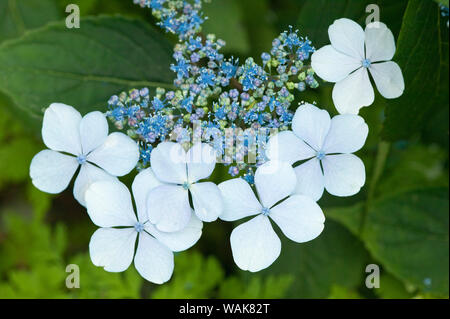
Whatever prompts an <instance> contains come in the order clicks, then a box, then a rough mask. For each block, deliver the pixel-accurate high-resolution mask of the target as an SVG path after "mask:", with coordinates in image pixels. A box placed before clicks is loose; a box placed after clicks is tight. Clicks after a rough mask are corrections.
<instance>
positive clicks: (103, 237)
mask: <svg viewBox="0 0 450 319" xmlns="http://www.w3.org/2000/svg"><path fill="white" fill-rule="evenodd" d="M136 237H137V232H136V231H135V230H134V228H124V229H114V228H100V229H98V230H97V231H96V232H95V233H94V234H93V235H92V237H91V241H90V243H89V253H90V255H91V260H92V263H93V264H94V265H96V266H97V267H103V268H105V270H106V271H109V272H122V271H125V270H127V269H128V267H130V265H131V262H132V261H133V255H134V246H135V244H136Z"/></svg>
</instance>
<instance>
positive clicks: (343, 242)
mask: <svg viewBox="0 0 450 319" xmlns="http://www.w3.org/2000/svg"><path fill="white" fill-rule="evenodd" d="M281 238H284V237H281ZM282 247H283V248H282V251H281V255H280V257H279V258H278V260H277V261H276V262H275V263H274V264H273V265H272V266H271V267H270V268H268V269H267V270H265V271H264V273H266V274H291V275H292V276H293V277H294V278H295V279H294V282H293V284H292V285H291V288H290V290H289V294H288V297H289V298H327V297H328V296H329V295H330V293H331V288H332V286H334V285H339V286H342V287H345V288H354V287H357V286H359V285H361V283H363V275H364V274H365V266H366V261H367V259H368V254H367V252H366V250H365V249H364V247H363V245H362V243H361V242H360V241H359V240H358V239H357V238H356V237H355V236H353V235H352V234H351V233H350V232H349V231H348V230H346V229H345V228H344V227H343V226H341V225H339V224H338V223H336V222H333V221H331V220H327V222H326V224H325V229H324V231H323V233H322V234H321V235H320V236H319V237H318V238H316V239H315V240H313V241H311V242H308V243H303V244H297V243H294V242H292V241H290V240H286V239H284V240H282Z"/></svg>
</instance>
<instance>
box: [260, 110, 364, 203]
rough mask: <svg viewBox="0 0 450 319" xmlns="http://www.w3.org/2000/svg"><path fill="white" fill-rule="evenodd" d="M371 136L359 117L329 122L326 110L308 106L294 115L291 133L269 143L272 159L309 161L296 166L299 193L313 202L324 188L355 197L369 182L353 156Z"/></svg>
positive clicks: (337, 193)
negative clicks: (368, 136) (366, 182)
mask: <svg viewBox="0 0 450 319" xmlns="http://www.w3.org/2000/svg"><path fill="white" fill-rule="evenodd" d="M368 133H369V128H368V126H367V124H366V123H365V122H364V119H363V118H362V117H360V116H358V115H352V114H344V115H337V116H335V117H333V119H330V115H329V114H328V112H327V111H325V110H320V109H318V108H317V107H315V106H314V105H311V104H305V105H302V106H300V107H299V108H298V109H297V111H296V112H295V115H294V118H293V120H292V131H284V132H280V133H278V134H277V135H275V136H274V137H272V138H271V139H270V140H269V143H268V145H267V151H266V155H267V157H268V158H269V159H271V160H274V159H277V160H281V161H286V162H288V163H290V164H292V165H293V164H295V163H296V162H299V161H303V160H308V161H306V162H305V163H303V164H301V165H299V166H297V167H295V173H296V174H297V180H298V182H297V188H296V191H295V192H296V193H297V194H303V195H308V196H310V197H311V198H313V199H314V200H316V201H317V200H319V199H320V198H321V197H322V194H323V191H324V188H325V189H326V190H327V191H328V192H329V193H330V194H332V195H335V196H352V195H354V194H356V193H357V192H359V190H360V189H361V187H362V186H363V185H364V183H365V180H366V172H365V167H364V163H363V162H362V161H361V159H359V158H358V157H357V156H355V155H353V154H351V153H354V152H356V151H358V150H360V149H361V148H362V147H363V145H364V143H365V141H366V139H367V135H368Z"/></svg>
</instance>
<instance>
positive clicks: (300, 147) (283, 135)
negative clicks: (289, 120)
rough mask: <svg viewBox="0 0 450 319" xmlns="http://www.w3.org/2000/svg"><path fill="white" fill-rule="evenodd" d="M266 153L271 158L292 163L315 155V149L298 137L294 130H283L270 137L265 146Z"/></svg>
mask: <svg viewBox="0 0 450 319" xmlns="http://www.w3.org/2000/svg"><path fill="white" fill-rule="evenodd" d="M266 155H267V157H268V158H269V159H271V160H278V161H282V162H288V163H290V164H294V163H295V162H298V161H301V160H305V159H308V158H311V157H314V156H315V151H314V150H313V149H312V148H311V147H310V146H308V145H307V144H306V143H305V142H303V141H302V140H301V139H299V138H298V137H297V136H296V135H295V134H294V132H292V131H284V132H280V133H278V134H277V135H275V136H273V137H271V138H270V139H269V142H268V143H267V146H266Z"/></svg>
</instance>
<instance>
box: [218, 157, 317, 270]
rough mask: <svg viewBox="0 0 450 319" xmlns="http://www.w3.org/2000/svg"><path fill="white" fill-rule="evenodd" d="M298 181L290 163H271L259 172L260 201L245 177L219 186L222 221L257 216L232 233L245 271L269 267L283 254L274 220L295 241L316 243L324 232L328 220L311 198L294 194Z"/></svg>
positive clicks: (235, 255) (233, 245)
mask: <svg viewBox="0 0 450 319" xmlns="http://www.w3.org/2000/svg"><path fill="white" fill-rule="evenodd" d="M296 183H297V178H296V176H295V172H294V170H293V168H292V167H291V166H290V165H289V164H288V163H286V162H278V161H270V162H267V163H265V164H263V165H262V166H260V167H259V168H258V169H257V170H256V173H255V186H256V190H257V193H258V198H257V197H256V196H255V194H254V192H253V190H252V189H251V187H250V185H249V184H248V183H247V182H246V181H245V180H243V179H241V178H236V179H232V180H229V181H226V182H223V183H221V184H219V188H220V191H221V192H222V196H223V199H224V203H225V208H224V212H223V214H222V215H221V216H220V219H222V220H225V221H235V220H239V219H242V218H245V217H249V216H256V217H254V218H253V219H251V220H250V221H248V222H245V223H243V224H241V225H240V226H238V227H236V228H235V229H234V230H233V232H232V233H231V238H230V241H231V249H232V252H233V258H234V261H235V262H236V264H237V265H238V266H239V268H241V269H242V270H248V271H251V272H257V271H260V270H262V269H265V268H267V267H269V266H270V265H271V264H272V263H273V262H274V261H275V260H276V259H277V258H278V256H279V255H280V252H281V241H280V239H279V237H278V236H277V234H276V233H275V231H274V230H273V228H272V225H271V222H270V221H271V220H272V221H273V222H275V223H276V224H277V225H278V226H279V227H280V229H281V231H282V232H283V233H284V234H285V235H286V236H287V237H288V238H289V239H291V240H293V241H295V242H298V243H303V242H307V241H310V240H313V239H314V238H316V237H317V236H319V235H320V233H321V232H322V230H323V229H324V222H325V217H324V215H323V213H322V210H321V209H320V207H319V205H317V204H316V202H314V201H313V200H312V199H311V198H309V197H307V196H303V195H293V196H291V195H292V194H293V192H294V190H295V187H296Z"/></svg>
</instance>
